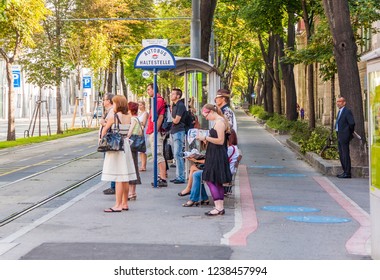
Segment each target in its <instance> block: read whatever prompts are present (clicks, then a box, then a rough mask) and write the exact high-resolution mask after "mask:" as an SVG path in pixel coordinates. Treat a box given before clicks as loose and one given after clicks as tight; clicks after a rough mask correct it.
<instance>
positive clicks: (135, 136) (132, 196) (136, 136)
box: [127, 102, 146, 200]
mask: <svg viewBox="0 0 380 280" xmlns="http://www.w3.org/2000/svg"><path fill="white" fill-rule="evenodd" d="M128 109H129V113H130V115H131V126H130V127H129V131H128V135H127V137H128V139H130V140H132V141H133V142H131V144H130V145H131V152H132V158H133V164H134V166H135V169H136V176H137V179H136V180H133V181H129V194H128V200H136V199H137V194H136V185H141V178H140V172H139V169H138V166H139V162H138V153H139V152H140V151H146V147H145V139H144V131H143V128H142V127H141V123H140V121H139V119H138V118H137V112H138V109H139V104H138V103H136V102H129V103H128ZM139 141H142V145H139V144H140V142H139ZM136 144H137V146H136ZM141 146H143V148H145V149H143V148H141Z"/></svg>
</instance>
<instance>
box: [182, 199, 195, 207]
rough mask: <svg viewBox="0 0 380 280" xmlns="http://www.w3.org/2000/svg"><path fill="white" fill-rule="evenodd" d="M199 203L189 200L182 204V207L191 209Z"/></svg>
mask: <svg viewBox="0 0 380 280" xmlns="http://www.w3.org/2000/svg"><path fill="white" fill-rule="evenodd" d="M198 205H199V202H198V201H192V200H189V201H188V202H186V203H184V204H182V206H183V207H193V206H198Z"/></svg>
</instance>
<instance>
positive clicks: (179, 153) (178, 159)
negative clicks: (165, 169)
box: [172, 131, 186, 181]
mask: <svg viewBox="0 0 380 280" xmlns="http://www.w3.org/2000/svg"><path fill="white" fill-rule="evenodd" d="M185 135H186V134H185V131H178V132H176V133H173V134H172V140H173V156H174V159H175V164H176V168H175V175H176V179H177V180H180V181H185V160H184V159H183V147H184V144H185Z"/></svg>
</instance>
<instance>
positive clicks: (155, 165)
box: [153, 68, 158, 188]
mask: <svg viewBox="0 0 380 280" xmlns="http://www.w3.org/2000/svg"><path fill="white" fill-rule="evenodd" d="M157 88H158V87H157V68H154V69H153V90H154V95H153V116H154V118H153V120H154V123H153V124H154V132H153V133H154V134H153V136H154V155H153V163H154V164H153V186H154V187H155V188H157V175H158V170H157V168H158V163H157V133H158V129H157V120H158V115H157Z"/></svg>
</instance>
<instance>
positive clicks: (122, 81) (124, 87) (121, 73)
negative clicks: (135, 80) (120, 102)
mask: <svg viewBox="0 0 380 280" xmlns="http://www.w3.org/2000/svg"><path fill="white" fill-rule="evenodd" d="M120 79H121V87H122V89H123V94H124V96H125V97H126V98H127V100H128V88H127V83H126V81H125V75H124V62H123V60H122V59H120Z"/></svg>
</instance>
